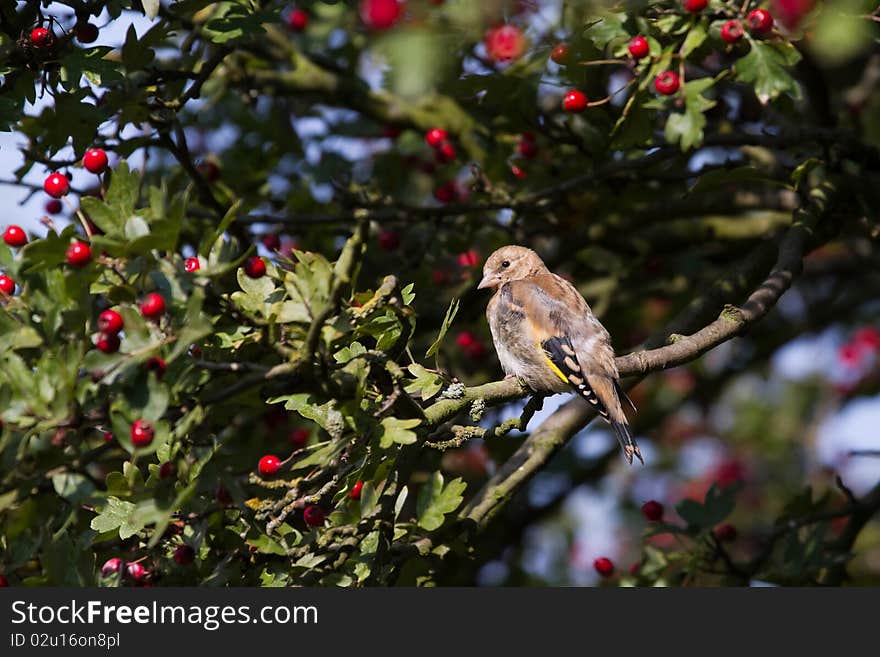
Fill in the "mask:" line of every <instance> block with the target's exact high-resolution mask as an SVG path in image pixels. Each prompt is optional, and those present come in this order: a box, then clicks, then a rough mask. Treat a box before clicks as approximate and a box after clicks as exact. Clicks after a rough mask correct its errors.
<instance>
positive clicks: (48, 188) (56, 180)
mask: <svg viewBox="0 0 880 657" xmlns="http://www.w3.org/2000/svg"><path fill="white" fill-rule="evenodd" d="M43 191H45V192H46V193H47V194H48V195H49V196H51V197H53V198H61V197H62V196H64V195H65V194H67V192H69V191H70V181H69V180H68V179H67V176H65V175H63V174H60V173H50V174H49V175H48V176H47V177H46V180H44V181H43Z"/></svg>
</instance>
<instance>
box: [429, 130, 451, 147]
mask: <svg viewBox="0 0 880 657" xmlns="http://www.w3.org/2000/svg"><path fill="white" fill-rule="evenodd" d="M447 137H448V135H447V134H446V131H445V130H444V129H443V128H431V129H430V130H428V132H426V133H425V143H426V144H428V146H430V147H431V148H437V147H438V146H440V144H442V143H443V142H444V141H446V138H447Z"/></svg>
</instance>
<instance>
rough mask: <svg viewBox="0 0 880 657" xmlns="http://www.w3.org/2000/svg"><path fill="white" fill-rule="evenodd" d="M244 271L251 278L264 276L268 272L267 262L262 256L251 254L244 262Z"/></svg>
mask: <svg viewBox="0 0 880 657" xmlns="http://www.w3.org/2000/svg"><path fill="white" fill-rule="evenodd" d="M244 273H245V274H247V275H248V276H250V277H251V278H262V277H263V276H264V275H265V274H266V262H265V261H264V260H263V259H262V258H261V257H260V256H251V257H250V258H248V259H247V262H245V263H244Z"/></svg>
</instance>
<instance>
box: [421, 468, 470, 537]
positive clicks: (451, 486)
mask: <svg viewBox="0 0 880 657" xmlns="http://www.w3.org/2000/svg"><path fill="white" fill-rule="evenodd" d="M465 488H467V484H466V483H465V482H464V481H463V480H462V479H461V477H457V478H455V479H453V480H452V481H450V482H449V483H448V484H446V485H445V486H444V485H443V475H442V474H441V473H439V472H435V473H434V476H433V477H432V478H431V481H430V482H428V483H427V484H425V485H424V486H422V489H421V490H420V491H419V499H418V501H417V503H416V514H417V516H418V519H419V527H421V528H422V529H425V530H427V531H434V530H435V529H439V528H440V527H441V526H442V525H443V522H444V520H445V519H446V515H447V514H449V513H452V512H453V511H455V510H456V509H457V508H458V507H459V506H460V505H461V502H462V500H463V499H464V497H463V495H462V493H464V490H465Z"/></svg>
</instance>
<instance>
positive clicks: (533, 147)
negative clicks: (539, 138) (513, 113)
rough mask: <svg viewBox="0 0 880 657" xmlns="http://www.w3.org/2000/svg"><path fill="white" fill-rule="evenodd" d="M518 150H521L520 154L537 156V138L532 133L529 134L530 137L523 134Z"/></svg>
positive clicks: (531, 156)
mask: <svg viewBox="0 0 880 657" xmlns="http://www.w3.org/2000/svg"><path fill="white" fill-rule="evenodd" d="M517 150H518V151H519V154H520V155H522V156H523V157H527V158H529V159H532V158H533V157H535V155H537V154H538V144H536V143H535V138H534V137H532V136H531V135H529V137H528V138H526V136H525V135H523V137H522V139H520V140H519V145H518V146H517Z"/></svg>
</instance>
